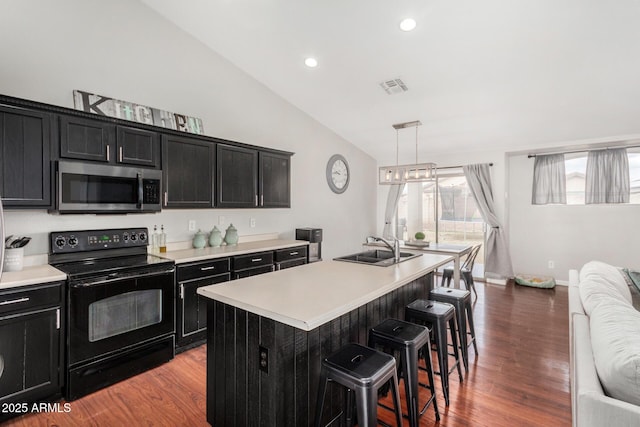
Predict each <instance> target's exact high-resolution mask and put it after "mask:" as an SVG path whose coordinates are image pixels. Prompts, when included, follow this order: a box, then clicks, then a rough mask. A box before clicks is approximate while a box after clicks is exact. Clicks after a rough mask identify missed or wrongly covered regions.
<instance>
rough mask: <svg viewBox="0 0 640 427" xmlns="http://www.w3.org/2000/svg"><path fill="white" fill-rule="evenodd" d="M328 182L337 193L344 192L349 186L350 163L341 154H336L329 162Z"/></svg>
mask: <svg viewBox="0 0 640 427" xmlns="http://www.w3.org/2000/svg"><path fill="white" fill-rule="evenodd" d="M327 184H329V188H331V191H333V192H334V193H336V194H342V193H344V192H345V191H346V189H347V187H348V186H349V163H347V159H345V158H344V156H341V155H340V154H334V155H333V156H331V158H330V159H329V161H328V162H327Z"/></svg>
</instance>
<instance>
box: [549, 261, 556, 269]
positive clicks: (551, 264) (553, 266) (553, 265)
mask: <svg viewBox="0 0 640 427" xmlns="http://www.w3.org/2000/svg"><path fill="white" fill-rule="evenodd" d="M548 267H549V268H555V267H556V264H555V263H554V262H553V261H549V262H548Z"/></svg>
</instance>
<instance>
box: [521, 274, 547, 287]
mask: <svg viewBox="0 0 640 427" xmlns="http://www.w3.org/2000/svg"><path fill="white" fill-rule="evenodd" d="M516 283H517V284H518V285H522V286H531V287H533V288H543V289H551V288H554V287H555V286H556V280H555V279H554V278H553V277H549V276H532V275H528V274H518V275H517V276H516Z"/></svg>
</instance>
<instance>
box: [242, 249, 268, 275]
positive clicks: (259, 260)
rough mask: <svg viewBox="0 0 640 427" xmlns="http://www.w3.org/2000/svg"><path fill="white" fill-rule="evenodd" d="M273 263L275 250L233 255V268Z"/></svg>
mask: <svg viewBox="0 0 640 427" xmlns="http://www.w3.org/2000/svg"><path fill="white" fill-rule="evenodd" d="M271 264H273V252H271V251H269V252H257V253H254V254H249V255H239V256H235V257H233V270H234V271H238V270H244V269H246V268H254V267H261V266H269V265H271Z"/></svg>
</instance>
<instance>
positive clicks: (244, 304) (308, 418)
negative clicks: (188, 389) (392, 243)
mask: <svg viewBox="0 0 640 427" xmlns="http://www.w3.org/2000/svg"><path fill="white" fill-rule="evenodd" d="M451 260H452V257H451V256H445V255H433V254H424V255H422V256H420V257H417V258H414V259H410V260H407V261H403V262H401V263H399V264H396V265H393V266H390V267H377V266H371V265H362V264H355V263H349V262H339V261H323V262H318V263H312V264H307V265H303V266H300V267H296V268H293V269H288V270H281V271H276V272H273V273H269V274H264V275H260V276H253V277H248V278H245V279H241V280H236V281H233V282H226V283H223V284H219V285H211V286H206V287H203V288H200V289H198V293H199V294H200V295H202V296H204V297H207V298H209V299H210V301H209V302H208V312H207V421H208V422H209V423H210V424H211V425H214V426H225V425H274V426H275V425H278V426H304V425H313V422H314V416H315V402H316V394H317V389H318V381H319V375H320V366H321V361H322V359H323V358H324V357H326V356H327V355H329V354H330V353H332V352H333V351H335V350H337V349H338V348H340V347H341V346H342V345H344V344H346V343H348V342H359V343H362V344H366V342H367V336H368V331H369V329H370V328H371V327H372V326H375V325H376V324H377V323H379V322H380V321H382V320H384V319H385V318H388V317H395V318H404V307H405V305H407V304H408V303H410V302H411V301H413V300H415V299H417V298H427V296H428V293H429V290H430V289H431V288H432V287H433V273H434V271H435V270H436V269H437V268H438V267H440V266H442V265H444V264H446V263H448V262H451ZM342 395H343V392H342V390H341V389H340V388H339V387H330V389H329V393H328V394H327V405H328V407H326V408H325V411H324V413H323V415H324V416H325V418H324V420H323V421H324V422H325V424H326V423H328V422H329V421H330V420H331V419H332V418H333V417H334V416H336V415H337V414H338V413H339V411H340V407H341V402H342Z"/></svg>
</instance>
